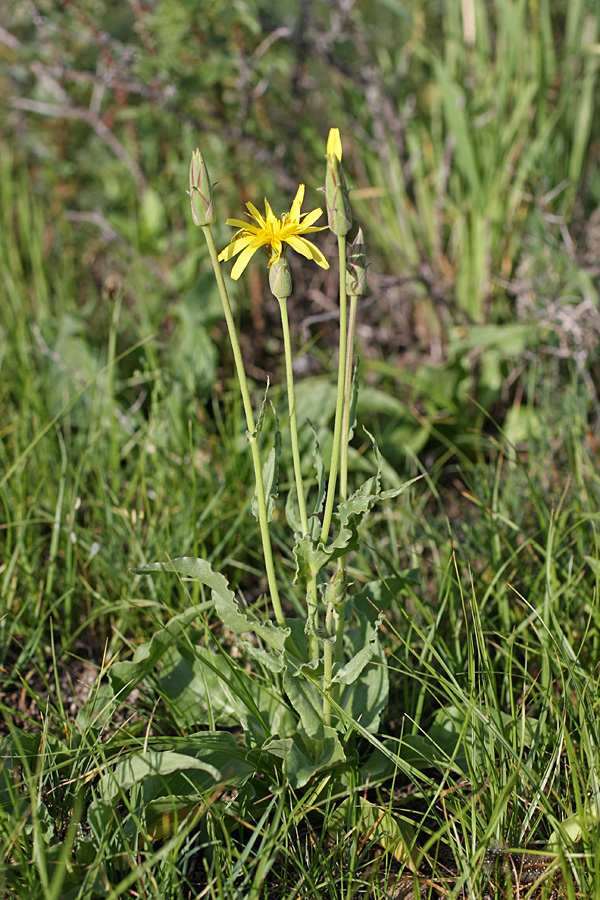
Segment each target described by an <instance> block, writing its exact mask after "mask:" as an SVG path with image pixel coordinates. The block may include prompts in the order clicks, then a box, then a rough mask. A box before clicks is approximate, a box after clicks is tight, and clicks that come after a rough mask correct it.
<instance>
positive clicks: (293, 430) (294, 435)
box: [277, 297, 308, 535]
mask: <svg viewBox="0 0 600 900" xmlns="http://www.w3.org/2000/svg"><path fill="white" fill-rule="evenodd" d="M277 300H278V301H279V309H280V311H281V328H282V331H283V349H284V356H285V380H286V383H287V395H288V407H289V411H290V439H291V441H292V459H293V461H294V477H295V479H296V494H297V496H298V509H299V511H300V524H301V526H302V534H303V535H305V534H308V516H307V514H306V501H305V499H304V484H303V482H302V465H301V463H300V450H299V447H298V425H297V421H296V401H295V398H294V373H293V369H292V342H291V340H290V323H289V319H288V314H287V303H286V298H285V297H277Z"/></svg>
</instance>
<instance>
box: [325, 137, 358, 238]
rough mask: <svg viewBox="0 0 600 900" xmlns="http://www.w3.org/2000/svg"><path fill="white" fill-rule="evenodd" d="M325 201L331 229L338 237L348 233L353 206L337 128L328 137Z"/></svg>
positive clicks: (350, 226)
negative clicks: (345, 175)
mask: <svg viewBox="0 0 600 900" xmlns="http://www.w3.org/2000/svg"><path fill="white" fill-rule="evenodd" d="M325 202H326V204H327V219H328V221H329V227H330V229H331V230H332V231H333V233H334V234H337V235H338V237H341V236H342V235H344V234H348V232H349V231H350V229H351V228H352V208H351V206H350V196H349V194H348V188H347V186H346V179H345V177H344V170H343V168H342V142H341V139H340V133H339V130H338V129H337V128H332V129H330V131H329V138H328V139H327V172H326V175H325Z"/></svg>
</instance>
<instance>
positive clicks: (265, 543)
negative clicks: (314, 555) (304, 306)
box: [202, 225, 285, 628]
mask: <svg viewBox="0 0 600 900" xmlns="http://www.w3.org/2000/svg"><path fill="white" fill-rule="evenodd" d="M202 231H203V232H204V237H205V238H206V243H207V245H208V252H209V254H210V260H211V262H212V266H213V269H214V273H215V278H216V280H217V286H218V288H219V294H220V295H221V303H222V304H223V312H224V314H225V321H226V323H227V330H228V332H229V340H230V342H231V349H232V350H233V358H234V361H235V369H236V374H237V378H238V383H239V386H240V393H241V395H242V404H243V406H244V413H245V414H246V424H247V427H248V442H249V444H250V450H251V451H252V462H253V464H254V477H255V479H256V499H257V506H258V524H259V527H260V535H261V539H262V547H263V554H264V557H265V571H266V573H267V581H268V584H269V593H270V596H271V604H272V606H273V612H274V613H275V619H276V620H277V624H278V625H279V626H280V627H281V628H285V616H284V615H283V609H282V608H281V600H280V599H279V590H278V588H277V580H276V577H275V566H274V565H273V551H272V548H271V536H270V534H269V521H268V516H267V505H266V502H265V487H264V483H263V477H262V467H261V462H260V450H259V447H258V436H257V434H256V425H255V424H254V412H253V410H252V401H251V400H250V392H249V390H248V383H247V381H246V371H245V369H244V361H243V359H242V351H241V349H240V342H239V340H238V336H237V332H236V329H235V322H234V320H233V313H232V311H231V304H230V302H229V296H228V294H227V288H226V286H225V279H224V278H223V273H222V271H221V266H220V264H219V259H218V254H217V248H216V246H215V241H214V238H213V235H212V230H211V227H210V225H203V226H202Z"/></svg>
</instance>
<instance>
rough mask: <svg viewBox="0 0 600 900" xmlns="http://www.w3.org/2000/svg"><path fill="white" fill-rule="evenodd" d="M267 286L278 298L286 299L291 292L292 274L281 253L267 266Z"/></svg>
mask: <svg viewBox="0 0 600 900" xmlns="http://www.w3.org/2000/svg"><path fill="white" fill-rule="evenodd" d="M269 287H270V288H271V293H272V294H273V296H275V297H277V299H278V300H287V298H288V297H289V296H290V294H291V293H292V275H291V272H290V269H289V266H288V263H287V259H286V258H285V256H283V255H282V256H280V257H279V259H278V260H276V261H275V262H274V263H273V265H272V266H269Z"/></svg>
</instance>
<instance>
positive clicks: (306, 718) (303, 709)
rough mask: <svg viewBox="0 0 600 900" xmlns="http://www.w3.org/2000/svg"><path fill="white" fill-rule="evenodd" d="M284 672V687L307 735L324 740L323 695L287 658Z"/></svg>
mask: <svg viewBox="0 0 600 900" xmlns="http://www.w3.org/2000/svg"><path fill="white" fill-rule="evenodd" d="M286 662H287V665H286V668H285V670H284V673H283V688H284V690H285V692H286V694H287V696H288V698H289V700H290V703H291V704H292V706H293V707H294V709H295V710H296V712H297V713H298V716H299V717H300V721H301V722H302V726H303V728H304V730H305V731H306V733H307V735H308V736H309V737H311V738H314V739H316V740H322V735H323V695H322V694H321V692H320V691H319V689H318V688H317V687H316V685H315V684H313V683H312V682H311V681H309V680H308V679H307V678H306V676H305V675H303V674H302V673H301V672H300V670H299V669H297V668H296V667H294V666H293V664H291V663H290V662H289V660H286Z"/></svg>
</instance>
